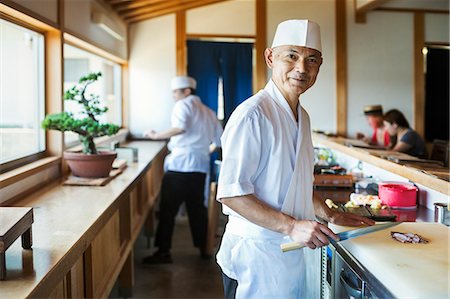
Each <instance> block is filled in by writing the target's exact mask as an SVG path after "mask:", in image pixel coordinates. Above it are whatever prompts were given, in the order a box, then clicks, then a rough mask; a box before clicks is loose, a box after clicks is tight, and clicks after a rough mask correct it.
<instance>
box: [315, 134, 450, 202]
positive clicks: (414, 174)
mask: <svg viewBox="0 0 450 299" xmlns="http://www.w3.org/2000/svg"><path fill="white" fill-rule="evenodd" d="M313 140H314V143H315V144H320V145H323V146H325V147H327V148H330V149H333V150H337V151H339V152H342V153H344V154H348V155H350V156H352V157H354V158H356V159H359V160H361V161H364V162H367V163H370V164H372V165H374V166H377V167H380V168H382V169H385V170H387V171H389V172H391V173H394V174H397V175H400V176H402V177H404V178H406V179H408V180H411V181H412V182H414V183H416V184H420V185H423V186H425V187H428V188H430V189H432V190H435V191H438V192H440V193H442V194H445V195H447V196H450V183H449V182H448V181H446V180H443V179H441V178H439V177H437V176H436V175H433V174H432V173H429V172H427V171H426V170H424V168H423V167H422V166H416V167H413V166H411V164H400V163H396V162H393V161H389V160H387V159H384V158H382V157H381V156H382V155H380V154H379V152H380V151H379V150H371V149H366V148H357V147H349V146H346V145H345V140H346V139H344V138H339V137H327V136H325V135H322V134H317V133H315V134H313ZM384 152H385V153H386V151H384ZM403 155H406V154H403Z"/></svg>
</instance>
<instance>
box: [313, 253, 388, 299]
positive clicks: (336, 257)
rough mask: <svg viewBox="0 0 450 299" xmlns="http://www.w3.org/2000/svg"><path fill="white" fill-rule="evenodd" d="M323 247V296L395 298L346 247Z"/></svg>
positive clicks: (336, 298)
mask: <svg viewBox="0 0 450 299" xmlns="http://www.w3.org/2000/svg"><path fill="white" fill-rule="evenodd" d="M336 246H337V248H336V247H335V246H334V245H333V244H330V245H329V246H326V247H322V249H321V250H322V252H321V254H322V272H321V298H322V299H343V298H394V296H393V295H392V294H391V293H390V292H389V290H387V289H386V288H385V287H384V286H383V285H382V284H381V283H380V282H379V281H378V280H377V279H376V278H375V277H373V275H371V273H370V272H368V271H367V270H366V269H365V268H364V266H363V265H361V264H359V263H358V261H356V260H355V259H353V258H352V256H351V255H350V254H349V253H348V252H346V250H345V249H344V248H341V247H339V245H336Z"/></svg>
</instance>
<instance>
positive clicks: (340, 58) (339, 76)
mask: <svg viewBox="0 0 450 299" xmlns="http://www.w3.org/2000/svg"><path fill="white" fill-rule="evenodd" d="M345 2H346V0H336V133H337V134H338V135H339V136H347V19H346V7H345Z"/></svg>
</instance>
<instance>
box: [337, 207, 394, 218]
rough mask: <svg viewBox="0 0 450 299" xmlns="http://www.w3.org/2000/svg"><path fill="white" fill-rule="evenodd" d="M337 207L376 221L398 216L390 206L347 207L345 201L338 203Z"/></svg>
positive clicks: (342, 210)
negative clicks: (377, 207)
mask: <svg viewBox="0 0 450 299" xmlns="http://www.w3.org/2000/svg"><path fill="white" fill-rule="evenodd" d="M336 205H337V206H338V207H337V208H336V209H337V210H339V211H341V212H348V213H353V214H357V215H360V216H363V217H367V218H369V219H372V220H374V221H395V220H396V218H397V216H396V215H394V214H393V213H392V211H391V209H390V208H389V207H387V208H385V209H371V208H370V206H359V207H355V208H346V207H345V204H343V203H336Z"/></svg>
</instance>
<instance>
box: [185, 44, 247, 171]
mask: <svg viewBox="0 0 450 299" xmlns="http://www.w3.org/2000/svg"><path fill="white" fill-rule="evenodd" d="M187 48H188V74H189V76H191V77H193V78H195V79H196V80H197V90H196V91H197V95H198V96H199V97H200V98H201V99H202V102H203V103H204V104H205V105H206V106H208V107H209V108H211V109H212V110H213V111H215V112H216V113H217V108H218V81H219V77H222V79H223V89H224V90H223V93H224V110H225V111H224V114H225V119H224V123H223V124H225V123H226V121H227V120H228V118H229V117H230V115H231V112H233V110H234V108H236V106H237V105H239V104H240V103H241V102H242V101H244V100H245V99H246V98H248V97H249V96H251V94H252V48H253V45H252V44H249V43H223V42H204V41H188V42H187ZM217 159H220V157H219V155H218V154H217V153H213V154H212V155H211V179H212V180H216V178H217V175H218V173H217V169H216V167H214V161H215V160H217Z"/></svg>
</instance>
